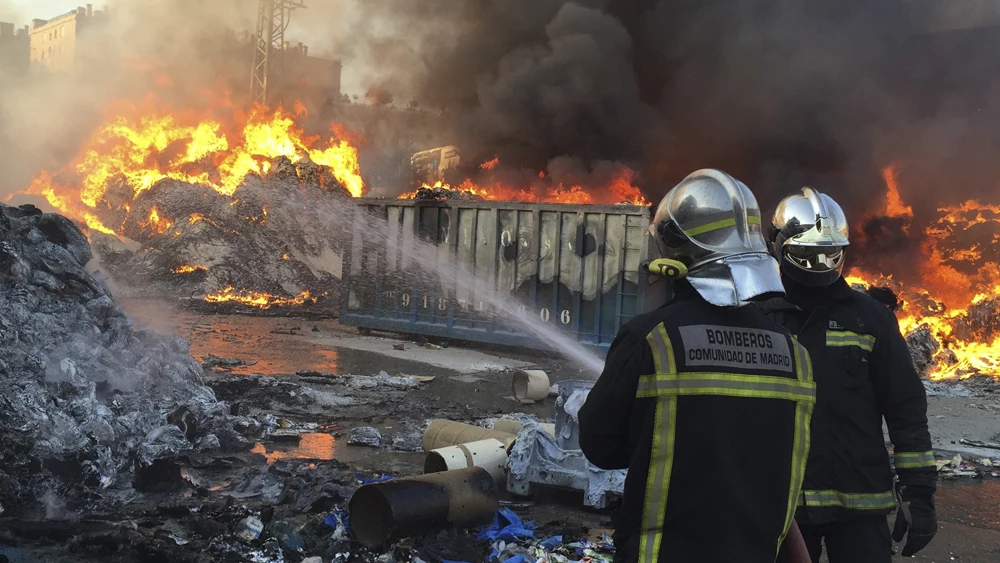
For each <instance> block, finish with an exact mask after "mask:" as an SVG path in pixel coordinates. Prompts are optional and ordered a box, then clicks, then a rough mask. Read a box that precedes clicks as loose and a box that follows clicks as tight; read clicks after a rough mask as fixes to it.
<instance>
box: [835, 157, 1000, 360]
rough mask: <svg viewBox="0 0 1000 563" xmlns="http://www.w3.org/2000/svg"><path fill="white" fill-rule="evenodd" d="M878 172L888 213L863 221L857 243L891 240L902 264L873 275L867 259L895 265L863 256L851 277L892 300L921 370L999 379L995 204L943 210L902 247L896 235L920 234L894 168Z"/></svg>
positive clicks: (999, 236) (999, 223)
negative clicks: (901, 256)
mask: <svg viewBox="0 0 1000 563" xmlns="http://www.w3.org/2000/svg"><path fill="white" fill-rule="evenodd" d="M883 177H884V179H885V181H886V186H887V198H886V208H885V212H884V215H883V216H879V217H875V218H869V219H868V220H867V222H866V223H865V224H864V225H863V226H862V228H861V235H862V242H866V243H867V242H868V241H867V240H866V239H870V238H873V237H874V238H876V239H878V238H883V237H889V238H892V239H893V241H894V246H897V247H899V248H903V249H904V251H905V253H906V254H907V258H906V261H905V262H906V264H905V265H903V266H901V267H900V268H899V269H900V270H901V272H900V273H901V275H900V276H898V277H897V276H893V275H876V274H872V273H870V270H873V269H874V267H872V264H878V263H879V261H880V260H885V261H886V262H887V263H892V257H891V256H890V257H888V258H886V257H885V256H875V257H867V256H866V257H864V258H865V260H866V263H863V264H862V267H860V268H854V269H852V271H851V272H850V275H849V276H848V281H849V282H851V283H852V284H855V286H856V287H861V288H862V289H866V290H867V291H868V293H869V294H878V295H877V296H876V295H873V296H876V298H878V299H880V300H881V301H883V302H885V303H886V304H887V305H888V306H893V304H895V306H894V307H893V309H894V310H895V312H896V316H897V318H898V319H899V326H900V329H901V330H902V332H903V334H904V335H905V336H906V338H907V343H908V344H909V346H910V352H911V355H912V356H913V360H914V364H915V365H916V367H917V369H918V370H919V371H921V373H923V374H925V375H927V376H928V377H930V378H931V379H934V380H939V379H967V378H970V377H973V376H976V375H985V376H990V377H993V378H997V377H1000V322H998V321H997V314H998V313H1000V256H998V255H997V254H996V251H994V250H992V248H993V246H994V245H995V241H997V240H1000V208H998V207H995V206H992V205H987V204H982V203H979V202H976V201H968V202H966V203H964V204H963V205H961V206H955V207H942V208H940V209H938V212H939V213H940V215H939V216H938V218H937V219H935V220H934V221H933V222H931V223H930V225H928V226H927V227H926V228H925V229H923V233H922V234H923V237H922V238H921V239H919V240H920V245H919V246H918V247H914V245H912V244H910V245H906V244H904V243H905V241H901V240H899V235H900V234H902V235H903V236H905V237H910V236H911V234H912V235H918V234H920V231H919V230H917V228H916V227H914V225H913V210H912V209H911V208H910V207H908V206H906V205H905V204H904V203H903V199H902V197H901V196H900V193H899V187H898V181H897V170H896V169H895V168H894V167H888V168H886V169H885V170H884V171H883ZM890 225H891V226H890ZM890 231H891V232H890ZM913 255H916V256H917V259H916V260H914V259H913ZM900 262H902V261H900ZM906 268H915V269H916V273H912V272H909V271H906ZM887 274H888V273H887ZM904 279H905V281H901V280H904ZM890 301H891V302H890Z"/></svg>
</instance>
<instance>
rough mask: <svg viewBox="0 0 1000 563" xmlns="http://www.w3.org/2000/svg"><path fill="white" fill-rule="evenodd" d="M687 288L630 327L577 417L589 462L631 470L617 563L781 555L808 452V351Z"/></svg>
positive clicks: (750, 316) (752, 316) (619, 518)
mask: <svg viewBox="0 0 1000 563" xmlns="http://www.w3.org/2000/svg"><path fill="white" fill-rule="evenodd" d="M678 285H683V286H684V287H682V288H678V292H677V296H676V297H675V298H674V299H673V300H672V301H671V302H670V303H668V304H667V305H665V306H663V307H661V308H659V309H657V310H656V311H653V312H650V313H647V314H644V315H640V316H638V317H636V318H634V319H632V320H631V321H630V322H628V323H627V324H626V325H625V326H624V327H622V329H621V331H620V332H619V333H618V336H617V337H616V338H615V341H614V342H613V343H612V344H611V348H610V350H609V352H608V358H607V362H606V364H605V368H604V373H603V374H602V375H601V377H600V379H599V380H598V381H597V383H596V385H595V386H594V388H593V389H592V390H591V391H590V394H589V396H588V398H587V401H586V403H585V404H584V406H583V408H582V409H581V410H580V413H579V421H580V447H581V449H582V450H583V453H584V454H585V455H586V456H587V458H588V459H589V460H590V461H591V462H592V463H593V464H594V465H597V466H598V467H602V468H606V469H624V468H628V476H627V478H626V480H625V491H624V499H623V503H622V507H621V509H620V510H619V511H618V514H617V515H616V517H615V545H616V547H617V554H616V556H615V561H616V562H640V563H657V562H664V563H666V562H669V563H732V562H739V563H773V562H774V560H775V558H776V556H777V552H778V547H779V545H780V544H781V541H782V539H783V537H784V535H785V534H786V533H787V531H788V528H789V526H790V524H791V521H792V520H791V519H792V517H793V514H794V509H795V501H796V499H797V498H798V496H799V492H800V487H801V480H802V475H803V471H804V469H805V460H806V455H807V453H808V449H809V443H808V436H809V430H808V428H809V418H810V416H811V412H812V406H813V404H814V402H815V384H814V383H813V381H812V375H811V372H810V370H811V368H810V364H809V358H808V352H806V350H805V348H804V347H803V346H800V345H798V344H797V343H796V342H795V341H794V340H793V339H792V338H791V337H790V336H789V335H788V333H787V332H785V331H783V330H782V329H781V327H779V326H778V325H776V324H774V323H772V322H771V321H769V320H768V319H767V318H765V317H764V316H763V315H762V314H761V313H760V312H759V311H758V310H757V309H756V308H754V307H752V306H746V307H740V308H721V307H715V306H713V305H710V304H709V303H708V302H706V301H705V300H703V299H702V298H701V297H700V296H699V295H698V294H697V293H696V292H694V290H693V289H691V288H690V286H689V285H687V284H686V283H683V282H681V283H679V284H678Z"/></svg>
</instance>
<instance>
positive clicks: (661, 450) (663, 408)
mask: <svg viewBox="0 0 1000 563" xmlns="http://www.w3.org/2000/svg"><path fill="white" fill-rule="evenodd" d="M654 424H655V426H654V427H653V451H652V455H651V456H650V459H649V473H648V474H647V475H646V499H645V504H644V506H643V509H642V531H641V535H640V536H639V561H640V562H641V563H656V562H657V561H659V557H660V542H661V541H662V540H663V520H664V518H666V507H667V493H668V492H669V491H670V473H671V471H673V468H674V443H675V439H676V436H677V397H663V398H661V399H660V400H659V401H657V403H656V420H655V422H654Z"/></svg>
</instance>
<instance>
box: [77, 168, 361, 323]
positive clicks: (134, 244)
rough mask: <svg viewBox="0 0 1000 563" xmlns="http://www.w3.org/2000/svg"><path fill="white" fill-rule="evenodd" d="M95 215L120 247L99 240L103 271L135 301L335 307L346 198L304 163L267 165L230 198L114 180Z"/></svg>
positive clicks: (170, 184) (190, 187)
mask: <svg viewBox="0 0 1000 563" xmlns="http://www.w3.org/2000/svg"><path fill="white" fill-rule="evenodd" d="M103 203H104V207H103V208H102V209H101V210H100V215H101V218H102V220H104V222H105V224H107V225H115V226H119V225H120V228H119V229H118V231H119V233H120V234H121V235H122V237H121V238H118V237H114V236H108V235H102V234H100V233H95V234H94V235H93V240H94V249H95V250H96V252H97V254H98V257H99V258H100V262H101V265H102V267H103V268H104V270H106V272H107V273H108V274H110V277H111V278H112V279H113V280H114V282H115V284H116V286H118V287H119V291H120V293H122V294H123V295H126V296H134V297H152V298H170V299H181V300H190V302H191V303H192V304H199V305H201V304H205V303H206V300H205V297H206V296H209V298H208V302H211V303H221V304H222V305H219V306H216V308H218V307H228V308H232V309H234V310H236V309H241V308H244V307H246V306H247V305H249V306H252V307H254V308H256V309H257V310H260V309H268V310H271V312H277V311H278V310H280V309H281V308H282V306H284V305H300V306H301V305H305V306H307V307H309V308H311V309H313V310H316V309H318V310H320V311H322V310H325V309H326V308H331V307H335V304H336V302H337V291H338V280H339V278H340V274H341V267H342V261H341V256H342V252H341V248H342V247H343V244H342V241H344V240H345V239H344V236H343V228H344V227H345V225H343V224H342V223H341V222H340V221H339V217H344V216H347V215H348V214H347V213H345V212H344V207H345V206H347V205H351V198H350V193H349V192H348V191H347V190H346V189H345V188H344V187H343V186H342V185H341V184H340V183H338V182H337V181H336V180H335V179H334V178H333V176H332V174H331V173H330V171H329V170H328V169H326V168H323V167H320V166H317V165H315V164H313V163H312V162H311V161H309V160H308V158H305V159H303V160H302V161H299V162H298V163H296V164H293V163H292V162H291V161H290V160H289V159H287V158H285V157H279V158H277V159H275V160H273V161H272V162H271V167H270V169H269V172H268V173H267V174H266V175H264V176H263V177H261V176H258V175H255V174H250V175H248V176H247V177H246V178H245V180H244V183H243V184H242V185H241V186H240V187H239V189H238V190H237V191H236V193H235V194H234V195H233V196H232V197H229V196H226V195H223V194H221V193H218V192H216V191H215V190H213V189H212V188H210V187H207V186H202V185H195V184H188V183H184V182H179V181H176V180H171V179H164V180H161V181H159V182H158V183H156V184H155V185H153V186H152V187H151V188H150V189H148V190H145V191H142V192H140V193H139V194H138V195H135V194H134V190H133V189H132V188H131V187H130V186H129V185H128V184H127V183H126V182H124V180H123V179H116V180H112V185H111V186H110V187H109V189H108V191H107V193H106V194H105V199H104V202H103Z"/></svg>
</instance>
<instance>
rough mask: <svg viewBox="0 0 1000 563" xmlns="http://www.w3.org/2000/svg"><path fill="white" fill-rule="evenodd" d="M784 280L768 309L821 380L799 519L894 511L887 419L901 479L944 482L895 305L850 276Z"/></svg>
mask: <svg viewBox="0 0 1000 563" xmlns="http://www.w3.org/2000/svg"><path fill="white" fill-rule="evenodd" d="M785 286H786V288H787V289H788V292H789V293H788V296H787V297H785V298H779V299H772V300H769V301H767V302H765V303H764V304H763V305H762V306H761V310H762V311H763V312H764V313H765V314H766V315H768V317H770V318H771V319H772V320H774V321H775V322H777V323H779V324H781V325H783V326H785V327H786V328H787V329H788V330H790V331H791V332H792V334H794V335H796V337H797V339H798V341H799V342H801V343H802V345H804V346H805V347H806V348H808V349H809V353H810V355H811V357H812V359H813V366H814V370H815V374H816V387H817V389H816V392H817V403H816V411H815V414H814V416H813V422H812V434H811V451H810V454H809V464H808V467H807V469H806V479H805V483H804V484H803V491H802V497H801V498H800V499H799V503H800V505H801V508H800V510H799V514H798V519H799V522H800V523H803V524H825V523H829V522H836V521H844V520H849V519H852V518H857V517H860V516H864V515H871V514H888V513H889V512H892V510H893V508H894V507H895V502H894V500H893V494H892V489H893V472H892V466H891V465H890V463H889V453H888V450H887V449H886V445H885V438H884V435H883V433H882V420H883V418H884V419H885V423H886V426H887V427H888V429H889V438H890V440H891V441H892V444H893V446H894V450H895V456H894V457H895V467H896V474H897V475H898V477H899V481H900V483H901V484H903V485H913V486H922V487H932V488H933V487H935V486H936V482H937V471H936V467H935V463H934V455H933V453H932V452H931V439H930V433H929V432H928V430H927V398H926V395H925V393H924V386H923V383H921V381H920V377H919V376H918V375H917V373H916V371H915V369H914V367H913V361H912V359H911V357H910V352H909V349H908V348H907V346H906V341H905V340H903V337H902V336H901V335H900V332H899V324H898V322H897V321H896V317H895V316H894V315H893V313H892V311H890V310H889V309H888V307H886V306H885V305H883V304H882V303H879V302H878V301H876V300H875V299H873V298H871V297H869V296H868V295H866V294H864V293H861V292H859V291H854V290H852V289H851V288H850V287H849V286H848V285H847V282H845V281H844V279H843V278H841V279H840V280H839V281H838V282H837V283H836V284H834V285H833V286H831V287H829V288H815V287H804V286H800V285H797V284H795V283H793V282H791V281H790V280H785ZM810 311H811V313H810Z"/></svg>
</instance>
